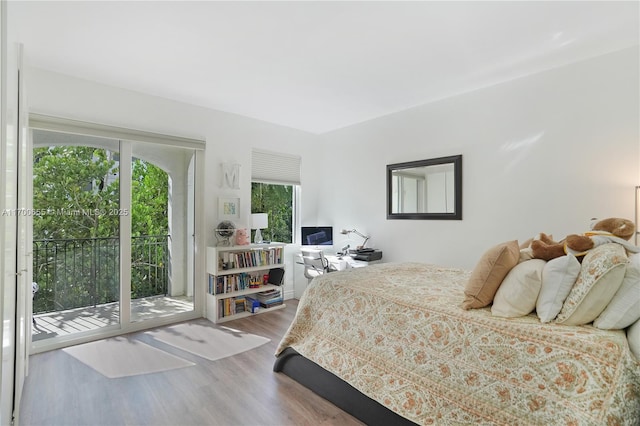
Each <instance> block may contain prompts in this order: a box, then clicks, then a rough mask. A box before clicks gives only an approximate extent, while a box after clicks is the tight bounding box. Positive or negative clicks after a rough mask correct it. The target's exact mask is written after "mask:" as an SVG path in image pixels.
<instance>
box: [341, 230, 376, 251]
mask: <svg viewBox="0 0 640 426" xmlns="http://www.w3.org/2000/svg"><path fill="white" fill-rule="evenodd" d="M340 233H341V234H343V235H348V234H351V233H354V234H356V235H358V236H359V237H361V238H364V241H363V242H362V245H359V246H358V249H363V248H364V246H365V245H366V244H367V241H369V238H370V237H368V236H367V235H362V234H361V233H359V232H358V231H356V230H355V229H343V230H342V231H340Z"/></svg>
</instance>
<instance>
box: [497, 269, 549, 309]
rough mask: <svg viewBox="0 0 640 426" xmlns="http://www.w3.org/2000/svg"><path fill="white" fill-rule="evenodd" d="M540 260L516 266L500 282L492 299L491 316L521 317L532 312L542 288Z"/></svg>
mask: <svg viewBox="0 0 640 426" xmlns="http://www.w3.org/2000/svg"><path fill="white" fill-rule="evenodd" d="M546 263H547V262H545V261H544V260H542V259H531V260H527V261H524V262H522V263H519V264H517V265H516V266H514V267H513V269H511V270H510V271H509V273H508V274H507V276H506V277H505V278H504V280H502V284H500V287H499V288H498V291H497V292H496V295H495V297H494V298H493V306H491V314H492V315H494V316H497V317H505V318H513V317H521V316H524V315H527V314H529V313H530V312H532V311H533V310H534V309H535V307H536V300H537V299H538V294H539V293H540V287H542V269H543V268H544V265H545V264H546Z"/></svg>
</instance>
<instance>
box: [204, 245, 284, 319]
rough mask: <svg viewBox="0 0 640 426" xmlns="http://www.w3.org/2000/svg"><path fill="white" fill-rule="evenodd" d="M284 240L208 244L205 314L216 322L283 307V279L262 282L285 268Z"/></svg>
mask: <svg viewBox="0 0 640 426" xmlns="http://www.w3.org/2000/svg"><path fill="white" fill-rule="evenodd" d="M284 247H285V244H284V243H269V244H249V245H244V246H226V247H207V274H208V282H207V318H208V319H209V320H210V321H213V322H215V323H221V322H225V321H231V320H234V319H239V318H244V317H246V316H250V315H255V314H261V313H264V312H269V311H273V310H276V309H282V308H284V307H285V305H284V291H283V288H284V282H283V281H282V277H281V280H280V284H281V285H274V284H271V283H266V284H265V282H264V276H265V275H270V276H271V280H273V279H274V278H276V277H277V275H278V274H277V273H278V271H276V270H277V269H281V270H282V271H284V267H285V266H284Z"/></svg>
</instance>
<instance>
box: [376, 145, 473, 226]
mask: <svg viewBox="0 0 640 426" xmlns="http://www.w3.org/2000/svg"><path fill="white" fill-rule="evenodd" d="M387 219H436V220H441V219H452V220H462V155H453V156H450V157H441V158H431V159H427V160H419V161H409V162H406V163H396V164H389V165H387Z"/></svg>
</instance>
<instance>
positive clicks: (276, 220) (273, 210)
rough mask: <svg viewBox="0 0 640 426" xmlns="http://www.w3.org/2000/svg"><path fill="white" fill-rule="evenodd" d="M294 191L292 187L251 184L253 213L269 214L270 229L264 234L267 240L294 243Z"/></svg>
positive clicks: (259, 183)
mask: <svg viewBox="0 0 640 426" xmlns="http://www.w3.org/2000/svg"><path fill="white" fill-rule="evenodd" d="M293 191H294V187H293V186H292V185H276V184H268V183H261V182H252V183H251V213H268V214H269V228H268V229H267V230H266V232H263V235H264V236H265V238H266V237H267V236H269V237H270V239H271V240H272V241H279V242H283V243H291V242H293V237H292V229H293ZM252 239H253V237H252Z"/></svg>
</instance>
